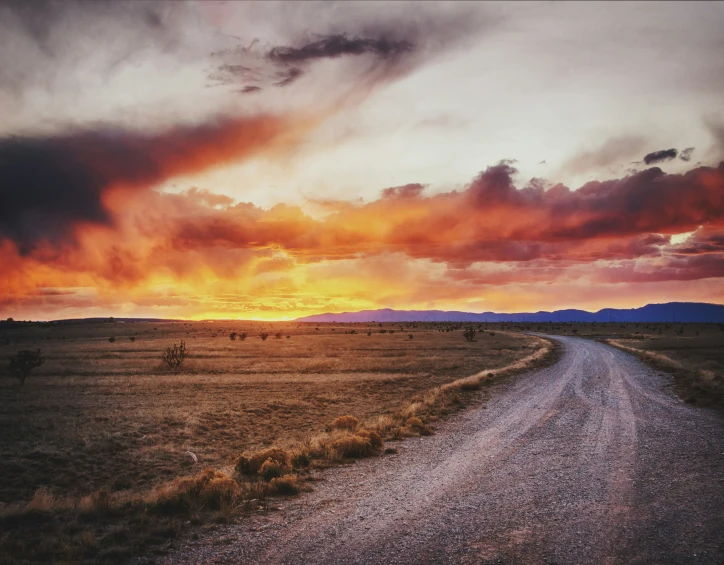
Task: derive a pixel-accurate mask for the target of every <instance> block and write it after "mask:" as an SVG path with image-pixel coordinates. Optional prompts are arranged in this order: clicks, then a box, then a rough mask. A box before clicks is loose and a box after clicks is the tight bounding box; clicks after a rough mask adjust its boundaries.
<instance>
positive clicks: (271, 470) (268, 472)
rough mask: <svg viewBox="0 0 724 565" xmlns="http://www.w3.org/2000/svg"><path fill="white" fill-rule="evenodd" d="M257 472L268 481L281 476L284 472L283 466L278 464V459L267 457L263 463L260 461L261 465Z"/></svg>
mask: <svg viewBox="0 0 724 565" xmlns="http://www.w3.org/2000/svg"><path fill="white" fill-rule="evenodd" d="M259 474H260V475H261V476H262V478H263V479H264V480H265V481H267V482H268V481H271V480H272V479H276V478H278V477H281V476H282V475H283V474H284V466H283V465H282V464H280V463H279V461H274V460H273V459H267V460H266V461H264V463H262V466H261V467H260V468H259Z"/></svg>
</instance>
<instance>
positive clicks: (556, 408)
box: [161, 336, 724, 565]
mask: <svg viewBox="0 0 724 565" xmlns="http://www.w3.org/2000/svg"><path fill="white" fill-rule="evenodd" d="M551 337H554V339H557V340H559V341H561V342H562V344H563V350H564V352H563V356H562V358H561V360H560V361H559V362H558V363H557V364H556V365H554V366H553V367H549V368H546V369H542V370H537V371H533V372H529V373H526V374H524V375H521V376H519V377H518V378H516V379H515V380H513V381H509V382H506V383H501V384H499V385H496V386H495V387H494V390H493V395H492V398H491V399H490V400H489V401H488V403H487V405H486V406H477V407H475V408H470V409H468V410H466V411H464V412H462V413H460V414H458V415H456V416H454V417H452V418H450V419H449V420H448V421H446V422H445V423H443V424H440V425H439V426H438V429H437V433H436V434H435V435H434V436H432V437H427V438H415V439H409V440H406V441H404V442H402V443H399V444H396V445H395V447H397V449H398V450H399V454H396V455H385V456H383V457H382V458H373V459H368V460H362V461H359V462H358V463H356V464H354V465H349V466H345V467H342V468H335V469H330V470H327V471H324V472H321V473H318V474H317V477H318V478H319V479H321V481H319V482H315V483H314V488H315V490H314V492H312V493H309V494H306V495H302V496H300V497H298V498H296V499H286V500H285V499H279V502H278V503H277V502H276V501H275V502H274V504H277V505H278V506H280V511H277V512H269V513H266V514H262V515H255V516H251V517H249V518H244V519H242V520H241V523H240V524H239V525H234V526H228V527H223V528H221V529H219V530H217V531H215V532H212V533H209V534H207V535H205V536H202V537H201V538H200V539H199V540H195V541H192V540H187V541H185V542H184V543H183V544H181V545H180V546H179V547H177V549H176V551H175V552H174V553H173V554H172V555H169V556H167V557H165V558H163V559H162V560H161V561H162V563H166V564H191V563H194V564H202V563H203V564H212V563H213V564H221V563H235V564H239V563H289V564H300V563H315V564H378V563H379V564H382V563H384V564H392V563H398V564H419V563H460V564H467V563H471V564H472V563H474V564H477V565H480V564H498V563H500V564H513V563H531V564H541V565H542V564H548V565H552V564H558V565H564V564H576V565H580V564H589V563H590V564H605V565H609V564H614V563H622V564H623V563H625V564H643V563H647V564H649V563H650V564H668V563H672V564H677V563H681V564H694V563H696V564H699V563H701V564H709V563H711V564H721V563H724V442H723V441H722V438H723V437H724V434H723V432H724V419H722V418H721V417H720V416H719V415H718V414H717V413H715V412H712V411H708V410H704V409H699V408H694V407H691V406H688V405H686V404H684V403H682V402H681V401H680V400H678V399H677V398H676V397H675V396H673V394H672V393H671V391H670V382H669V380H668V377H667V376H666V375H663V374H661V373H659V372H658V371H656V370H654V369H651V368H649V367H647V366H646V365H644V364H642V363H641V362H640V361H638V360H637V359H635V358H634V357H632V356H630V355H628V354H626V353H624V352H622V351H619V350H616V349H614V348H612V347H609V346H607V345H604V344H601V343H597V342H593V341H588V340H584V339H579V338H569V337H559V336H551Z"/></svg>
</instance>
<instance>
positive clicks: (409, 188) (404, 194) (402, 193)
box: [382, 183, 425, 198]
mask: <svg viewBox="0 0 724 565" xmlns="http://www.w3.org/2000/svg"><path fill="white" fill-rule="evenodd" d="M423 190H425V185H424V184H419V183H411V184H406V185H404V186H392V187H390V188H385V189H384V190H383V191H382V198H415V197H417V196H420V195H421V194H422V191H423Z"/></svg>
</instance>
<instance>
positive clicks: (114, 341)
mask: <svg viewBox="0 0 724 565" xmlns="http://www.w3.org/2000/svg"><path fill="white" fill-rule="evenodd" d="M108 341H109V342H111V343H116V338H115V337H113V336H111V337H109V338H108Z"/></svg>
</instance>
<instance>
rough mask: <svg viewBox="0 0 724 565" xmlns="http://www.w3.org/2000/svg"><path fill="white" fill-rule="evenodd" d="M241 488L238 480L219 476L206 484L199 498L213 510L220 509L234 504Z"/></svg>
mask: <svg viewBox="0 0 724 565" xmlns="http://www.w3.org/2000/svg"><path fill="white" fill-rule="evenodd" d="M240 490H241V489H239V485H238V484H237V482H236V481H235V480H234V479H232V478H231V477H227V476H223V477H220V476H217V477H215V478H213V479H211V480H210V481H209V482H208V483H206V485H204V487H203V488H202V489H201V492H200V495H199V498H200V499H201V502H202V503H204V504H205V505H207V506H208V507H209V508H211V509H212V510H220V509H222V508H224V507H225V506H229V505H231V504H233V502H234V500H235V499H236V498H237V497H238V496H239V494H240Z"/></svg>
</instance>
